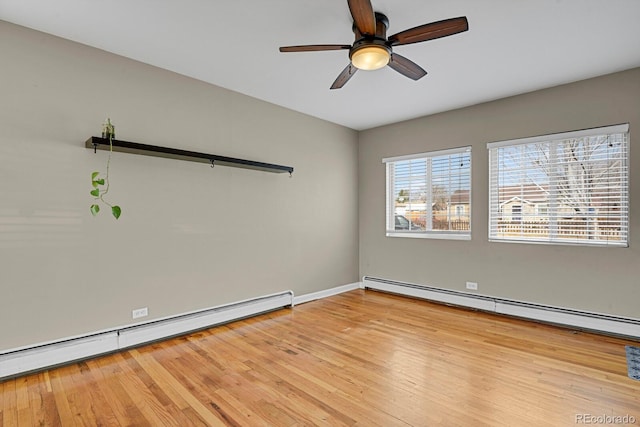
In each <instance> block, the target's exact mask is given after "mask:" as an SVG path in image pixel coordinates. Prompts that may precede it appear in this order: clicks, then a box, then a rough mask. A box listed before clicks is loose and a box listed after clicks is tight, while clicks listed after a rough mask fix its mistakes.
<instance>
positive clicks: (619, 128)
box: [487, 123, 629, 150]
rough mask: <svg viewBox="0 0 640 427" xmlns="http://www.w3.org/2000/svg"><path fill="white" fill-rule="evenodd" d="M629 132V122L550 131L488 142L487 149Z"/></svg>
mask: <svg viewBox="0 0 640 427" xmlns="http://www.w3.org/2000/svg"><path fill="white" fill-rule="evenodd" d="M627 132H629V123H623V124H619V125H612V126H604V127H600V128H589V129H582V130H576V131H571V132H561V133H550V134H547V135H540V136H531V137H527V138H518V139H507V140H504V141H497V142H490V143H488V144H487V149H488V150H491V149H492V148H500V147H504V146H508V145H519V144H535V143H536V142H547V141H553V140H558V139H571V138H583V137H585V136H596V135H603V134H609V133H627Z"/></svg>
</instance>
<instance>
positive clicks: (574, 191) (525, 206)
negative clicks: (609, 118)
mask: <svg viewBox="0 0 640 427" xmlns="http://www.w3.org/2000/svg"><path fill="white" fill-rule="evenodd" d="M628 130H629V125H628V124H625V125H617V126H609V127H604V128H596V129H587V130H582V131H576V132H566V133H562V134H555V135H546V136H541V137H533V138H524V139H519V140H513V141H502V142H494V143H490V144H488V145H487V148H488V150H489V240H491V241H520V242H538V243H560V244H586V245H605V246H628V230H629V169H628V159H629V134H628Z"/></svg>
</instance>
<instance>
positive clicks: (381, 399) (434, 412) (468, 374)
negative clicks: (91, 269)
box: [0, 290, 640, 427]
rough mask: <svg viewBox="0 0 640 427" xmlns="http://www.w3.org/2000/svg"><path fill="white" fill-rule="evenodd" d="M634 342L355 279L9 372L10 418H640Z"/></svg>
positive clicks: (202, 422) (450, 421)
mask: <svg viewBox="0 0 640 427" xmlns="http://www.w3.org/2000/svg"><path fill="white" fill-rule="evenodd" d="M625 344H631V345H640V344H639V343H638V342H632V341H626V340H622V339H617V338H611V337H606V336H599V335H595V334H589V333H582V332H575V331H570V330H567V329H561V328H556V327H553V326H548V325H541V324H536V323H530V322H526V321H521V320H516V319H510V318H506V317H501V316H497V315H491V314H486V313H478V312H473V311H467V310H463V309H457V308H452V307H446V306H442V305H438V304H432V303H428V302H425V301H420V300H414V299H408V298H404V297H399V296H393V295H389V294H383V293H378V292H374V291H361V290H357V291H352V292H348V293H345V294H341V295H337V296H334V297H331V298H327V299H324V300H319V301H314V302H310V303H307V304H303V305H300V306H297V307H295V308H294V309H285V310H280V311H277V312H273V313H269V314H265V315H261V316H258V317H255V318H252V319H247V320H242V321H239V322H234V323H231V324H228V325H224V326H220V327H216V328H213V329H209V330H206V331H203V332H198V333H195V334H192V335H189V336H185V337H181V338H176V339H172V340H169V341H165V342H161V343H156V344H153V345H149V346H145V347H140V348H137V349H133V350H129V351H124V352H122V353H118V354H113V355H109V356H105V357H100V358H96V359H92V360H88V361H84V362H80V363H76V364H72V365H68V366H65V367H61V368H57V369H53V370H50V371H46V372H41V373H38V374H33V375H28V376H24V377H21V378H17V379H12V380H7V381H4V382H2V383H0V426H2V427H7V426H11V427H13V426H40V425H41V426H60V425H62V426H75V425H77V426H98V425H99V426H191V425H195V426H222V425H230V426H294V425H295V426H298V425H328V426H341V425H361V426H377V425H379V426H435V425H451V426H483V425H487V426H503V425H504V426H531V425H535V426H564V425H566V426H571V425H576V424H577V425H579V424H587V422H586V421H587V420H588V416H592V417H603V416H608V417H616V416H619V417H624V416H627V419H626V420H627V421H635V424H636V425H640V381H634V380H632V379H630V378H629V377H628V376H627V368H626V359H625V349H624V346H625ZM591 420H592V422H591V424H593V421H594V420H595V421H597V419H596V418H592V419H591ZM619 420H622V418H620V419H619ZM583 421H584V422H583ZM604 421H613V422H615V420H614V419H613V418H609V419H608V420H606V419H605V420H604ZM631 425H633V424H631Z"/></svg>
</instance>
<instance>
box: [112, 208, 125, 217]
mask: <svg viewBox="0 0 640 427" xmlns="http://www.w3.org/2000/svg"><path fill="white" fill-rule="evenodd" d="M111 213H112V214H113V216H114V217H116V219H118V218H120V214H121V213H122V209H120V206H112V207H111Z"/></svg>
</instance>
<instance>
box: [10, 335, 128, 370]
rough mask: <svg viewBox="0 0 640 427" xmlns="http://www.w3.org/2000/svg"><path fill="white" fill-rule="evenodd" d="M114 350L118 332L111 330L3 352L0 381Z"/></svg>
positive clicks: (116, 344)
mask: <svg viewBox="0 0 640 427" xmlns="http://www.w3.org/2000/svg"><path fill="white" fill-rule="evenodd" d="M117 347H118V332H116V331H114V332H106V333H102V334H97V335H92V336H88V337H84V338H75V339H72V340H68V341H62V342H57V343H55V344H47V345H44V346H41V347H33V348H29V349H24V350H20V351H16V352H12V353H6V354H3V355H0V379H2V378H4V377H10V376H15V375H18V374H21V373H25V372H30V371H35V370H38V369H43V368H46V367H49V366H55V365H60V364H63V363H67V362H69V361H72V360H80V359H86V358H88V357H92V356H96V355H98V354H104V353H108V352H111V351H113V350H115V349H117Z"/></svg>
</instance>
